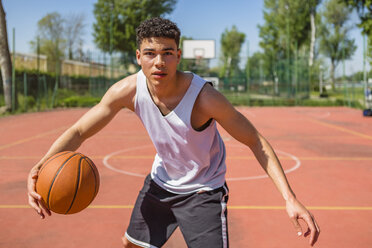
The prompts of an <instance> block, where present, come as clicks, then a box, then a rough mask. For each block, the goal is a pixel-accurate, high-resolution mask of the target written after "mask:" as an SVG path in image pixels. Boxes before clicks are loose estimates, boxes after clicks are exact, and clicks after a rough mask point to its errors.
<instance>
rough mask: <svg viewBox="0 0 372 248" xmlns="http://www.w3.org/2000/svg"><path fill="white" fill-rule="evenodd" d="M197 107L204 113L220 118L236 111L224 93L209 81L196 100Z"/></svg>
mask: <svg viewBox="0 0 372 248" xmlns="http://www.w3.org/2000/svg"><path fill="white" fill-rule="evenodd" d="M195 109H197V111H198V112H200V113H202V114H203V115H206V116H208V117H209V118H213V119H215V120H217V121H218V120H219V119H220V118H221V117H223V116H226V114H229V113H231V112H234V111H235V108H234V107H233V106H232V105H231V103H230V102H229V101H228V100H227V99H226V97H225V96H224V95H222V93H220V92H219V91H218V90H216V89H215V88H214V87H213V86H212V85H210V84H209V83H207V84H205V85H204V87H203V88H202V90H201V91H200V94H199V96H198V98H197V100H196V102H195Z"/></svg>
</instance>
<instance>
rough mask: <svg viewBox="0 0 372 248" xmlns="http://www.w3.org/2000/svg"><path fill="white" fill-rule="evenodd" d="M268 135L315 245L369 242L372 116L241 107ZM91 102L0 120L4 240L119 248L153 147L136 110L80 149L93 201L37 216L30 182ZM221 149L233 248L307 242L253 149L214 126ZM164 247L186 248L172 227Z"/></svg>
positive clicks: (0, 237)
mask: <svg viewBox="0 0 372 248" xmlns="http://www.w3.org/2000/svg"><path fill="white" fill-rule="evenodd" d="M239 110H240V111H241V112H242V113H243V114H244V115H245V116H246V117H247V118H248V119H249V120H250V121H251V122H252V123H253V124H254V125H255V126H256V128H257V129H258V130H259V131H260V132H261V133H262V134H263V135H264V136H265V137H266V138H267V139H268V140H269V142H270V143H271V144H272V146H273V147H274V149H275V150H276V152H277V154H278V156H279V158H280V160H281V162H282V165H283V167H284V169H285V171H286V174H287V177H288V180H289V182H290V184H291V186H292V188H293V190H294V192H295V193H296V194H297V196H298V198H299V199H300V201H301V202H302V203H304V204H305V205H306V206H307V207H308V208H309V209H310V210H311V212H312V213H313V214H314V215H315V217H316V220H317V222H318V224H319V226H320V228H321V230H322V232H321V235H320V238H319V240H318V243H317V244H316V247H324V248H333V247H335V248H336V247H337V248H342V247H345V248H350V247H366V248H367V247H371V245H372V226H371V224H370V223H371V222H372V197H371V195H372V194H371V193H372V180H371V176H372V169H371V168H372V167H371V166H372V152H371V151H372V129H371V127H372V118H367V117H363V115H362V113H361V111H360V110H356V109H350V108H343V107H340V108H332V107H327V108H306V107H292V108H284V107H276V108H275V107H265V108H249V107H239ZM86 111H87V109H67V110H55V111H50V112H41V113H30V114H23V115H17V116H10V117H6V118H1V119H0V127H1V128H0V137H1V139H0V168H1V170H0V194H1V199H0V229H1V232H0V247H12V248H17V247H29V248H32V247H35V248H36V247H38V248H39V247H55V248H58V247H81V248H84V247H90V248H91V247H121V236H122V235H123V233H124V232H125V230H126V227H127V225H128V223H129V218H130V213H131V209H132V206H133V204H134V202H135V199H136V196H137V193H138V191H139V190H140V188H141V186H142V184H143V180H144V177H145V175H146V174H147V173H149V171H150V169H151V164H152V160H153V157H154V155H155V149H154V148H153V146H152V144H151V141H150V139H149V137H148V135H147V133H146V131H145V129H144V127H143V126H142V124H141V122H140V121H139V119H138V118H137V117H136V115H135V114H134V113H132V112H130V111H128V110H125V109H124V110H122V111H121V112H120V113H119V114H118V115H117V117H115V119H114V120H113V121H112V122H111V123H110V124H109V125H108V126H107V127H105V128H104V129H103V130H102V131H101V132H99V133H98V134H97V135H96V136H94V137H93V138H91V139H89V140H87V141H86V142H85V143H84V144H83V146H82V147H81V148H80V149H79V150H78V151H79V152H81V153H83V154H85V155H87V156H89V157H90V158H91V159H92V160H93V161H94V162H95V164H96V165H97V167H98V170H99V173H100V180H101V185H100V190H99V193H98V195H97V197H96V199H95V200H94V201H93V203H92V204H91V206H90V207H89V208H88V209H85V210H84V211H82V212H80V213H78V214H73V215H67V216H64V215H58V214H53V215H52V216H51V217H49V218H48V217H47V218H46V219H45V220H41V219H40V218H39V217H38V215H37V214H36V213H35V211H34V210H33V209H31V208H30V207H28V205H27V204H28V203H27V189H26V180H27V175H28V173H29V170H30V169H31V167H32V166H33V165H34V164H35V163H36V162H37V161H38V160H39V159H40V158H41V157H42V156H43V154H44V153H45V152H46V151H47V149H48V148H49V146H50V145H51V143H52V142H53V141H54V140H55V139H56V138H57V137H58V136H59V135H60V134H61V133H62V132H63V131H64V130H66V128H67V127H69V126H70V125H71V124H73V123H74V122H75V121H76V120H77V119H78V118H79V117H80V116H81V115H82V114H83V113H84V112H86ZM219 130H220V132H221V135H222V137H223V139H224V141H225V144H226V149H227V167H228V172H227V183H228V186H229V189H230V198H229V203H228V211H229V212H228V218H229V219H228V220H229V222H228V225H229V226H228V228H229V235H230V236H229V238H230V247H233V248H235V247H255V248H258V247H262V248H274V247H278V248H282V247H286V248H290V247H293V248H297V247H308V245H307V244H308V239H304V238H303V237H300V238H298V237H297V235H296V231H295V230H294V228H293V226H292V223H291V221H290V220H289V218H288V216H287V214H286V211H285V202H284V201H283V200H282V199H281V196H280V195H279V193H278V191H277V190H276V188H275V187H274V185H273V183H272V182H271V181H270V179H268V178H267V177H266V176H265V174H264V172H263V170H262V169H261V168H260V166H259V164H258V162H257V161H256V160H255V158H254V156H253V154H252V152H251V151H250V150H249V149H248V148H246V147H244V146H243V145H241V144H240V143H239V142H237V141H235V140H233V139H232V138H231V137H230V136H229V135H228V134H227V133H226V132H225V131H224V130H222V129H221V128H219ZM165 247H166V248H171V247H173V248H185V247H186V245H185V243H184V241H183V239H182V234H181V233H180V232H179V231H178V230H177V231H176V232H175V234H174V235H173V236H172V238H171V239H170V240H169V241H168V243H167V244H166V245H165Z"/></svg>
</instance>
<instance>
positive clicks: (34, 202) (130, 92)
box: [28, 76, 135, 218]
mask: <svg viewBox="0 0 372 248" xmlns="http://www.w3.org/2000/svg"><path fill="white" fill-rule="evenodd" d="M134 95H135V77H134V76H131V77H129V78H126V79H124V80H122V81H120V82H118V83H116V84H114V85H113V86H112V87H111V88H110V89H109V90H108V91H107V93H106V94H105V95H104V96H103V98H102V100H101V101H100V103H99V104H97V105H96V106H94V107H93V108H91V109H90V110H89V111H88V112H87V113H85V114H84V115H83V116H82V117H81V118H80V119H79V120H78V121H77V122H76V123H75V124H74V125H72V126H71V127H70V128H69V129H67V130H66V131H65V132H64V133H63V134H62V135H61V136H59V137H58V138H57V140H56V141H55V142H54V143H53V144H52V146H51V147H50V148H49V150H48V152H47V153H46V154H45V155H44V156H43V158H42V159H41V160H40V161H39V162H38V163H37V164H36V165H35V166H34V167H33V168H32V169H31V171H30V173H29V176H28V196H29V204H30V205H31V206H32V207H33V208H34V209H35V210H36V211H37V213H38V214H39V215H40V217H41V218H44V217H45V215H44V212H46V213H47V214H48V215H50V214H51V213H50V211H49V210H48V209H46V207H45V206H44V205H43V203H42V201H41V196H40V195H39V194H37V193H36V191H35V186H36V181H37V175H38V172H39V170H40V168H41V166H42V164H43V163H44V162H45V161H46V160H47V159H48V158H50V157H51V156H53V155H54V154H56V153H58V152H61V151H75V150H76V149H78V148H79V147H80V145H81V144H82V143H83V142H84V141H85V140H86V139H88V138H89V137H91V136H93V135H94V134H96V133H97V132H98V131H100V130H101V129H102V128H103V127H105V126H106V125H107V124H108V123H109V122H110V121H111V120H112V119H113V118H114V116H115V115H116V114H117V113H118V112H119V111H120V110H121V109H122V108H123V107H127V108H129V109H131V110H133V109H134V107H133V106H134V105H133V99H134Z"/></svg>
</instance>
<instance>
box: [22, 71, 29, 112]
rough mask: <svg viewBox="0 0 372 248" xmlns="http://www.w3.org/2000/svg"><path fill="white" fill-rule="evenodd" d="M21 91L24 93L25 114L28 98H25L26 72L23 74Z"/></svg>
mask: <svg viewBox="0 0 372 248" xmlns="http://www.w3.org/2000/svg"><path fill="white" fill-rule="evenodd" d="M23 91H24V99H25V100H24V105H25V112H27V110H28V96H27V74H26V72H24V73H23Z"/></svg>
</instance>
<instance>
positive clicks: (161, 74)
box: [152, 72, 167, 77]
mask: <svg viewBox="0 0 372 248" xmlns="http://www.w3.org/2000/svg"><path fill="white" fill-rule="evenodd" d="M152 75H153V76H155V77H165V76H166V75H167V73H165V72H154V73H152Z"/></svg>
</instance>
